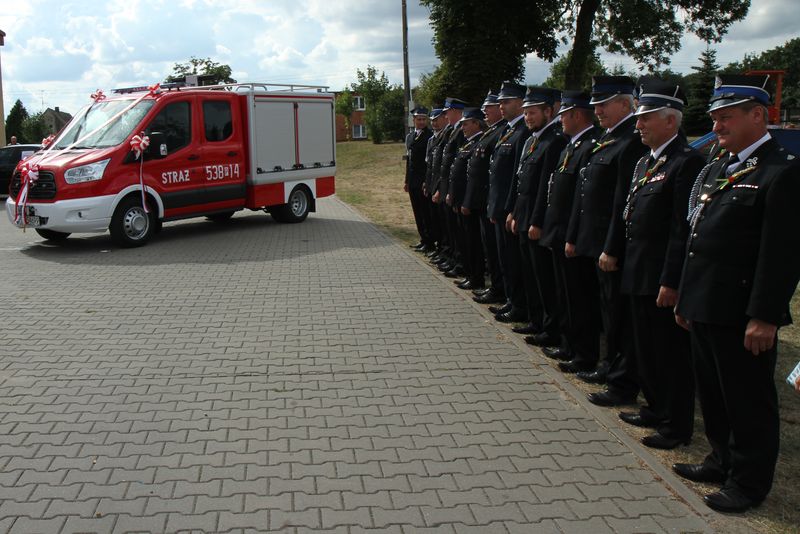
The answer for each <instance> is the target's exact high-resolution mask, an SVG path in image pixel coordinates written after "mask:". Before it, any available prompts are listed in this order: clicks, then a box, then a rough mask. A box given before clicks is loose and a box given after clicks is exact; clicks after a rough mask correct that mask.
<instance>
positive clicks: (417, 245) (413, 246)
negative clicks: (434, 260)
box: [408, 241, 425, 250]
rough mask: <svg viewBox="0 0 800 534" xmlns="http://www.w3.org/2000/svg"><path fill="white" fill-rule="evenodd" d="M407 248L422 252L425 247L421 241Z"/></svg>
mask: <svg viewBox="0 0 800 534" xmlns="http://www.w3.org/2000/svg"><path fill="white" fill-rule="evenodd" d="M408 246H409V248H413V249H414V250H422V249H423V248H425V245H424V244H423V243H422V242H421V241H420V242H419V243H417V244H416V245H408Z"/></svg>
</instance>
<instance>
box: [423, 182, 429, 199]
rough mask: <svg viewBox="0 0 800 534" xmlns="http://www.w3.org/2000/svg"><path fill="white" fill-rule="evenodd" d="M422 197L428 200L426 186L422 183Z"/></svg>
mask: <svg viewBox="0 0 800 534" xmlns="http://www.w3.org/2000/svg"><path fill="white" fill-rule="evenodd" d="M422 196H423V197H425V198H428V186H427V185H425V183H424V182H423V183H422Z"/></svg>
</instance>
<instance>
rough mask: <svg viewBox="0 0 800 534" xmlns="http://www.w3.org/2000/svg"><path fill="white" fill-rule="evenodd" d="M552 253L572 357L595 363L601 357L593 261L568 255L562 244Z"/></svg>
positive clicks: (566, 335)
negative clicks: (565, 253)
mask: <svg viewBox="0 0 800 534" xmlns="http://www.w3.org/2000/svg"><path fill="white" fill-rule="evenodd" d="M552 253H553V265H554V269H553V270H554V274H555V277H556V285H557V286H558V290H557V295H559V296H560V297H561V300H562V301H563V304H562V306H563V307H564V308H565V314H566V323H567V327H566V328H565V329H563V328H562V333H563V334H564V337H565V338H566V341H567V346H568V347H569V352H570V354H571V355H572V358H573V359H574V360H577V361H578V362H581V363H586V364H589V365H595V364H596V363H597V361H598V360H599V358H600V312H599V308H600V300H599V293H598V289H597V273H596V271H595V265H594V261H593V260H592V259H590V258H586V257H583V256H576V257H572V258H567V257H566V256H565V255H564V248H563V247H561V248H560V249H559V251H558V252H557V251H556V250H555V248H554V249H553V251H552Z"/></svg>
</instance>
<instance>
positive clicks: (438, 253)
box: [425, 248, 442, 259]
mask: <svg viewBox="0 0 800 534" xmlns="http://www.w3.org/2000/svg"><path fill="white" fill-rule="evenodd" d="M425 255H426V256H428V259H433V258H438V257H441V255H442V251H441V250H439V249H438V248H435V249H433V250H431V251H430V252H428V253H427V254H425Z"/></svg>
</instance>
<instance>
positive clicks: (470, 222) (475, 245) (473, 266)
mask: <svg viewBox="0 0 800 534" xmlns="http://www.w3.org/2000/svg"><path fill="white" fill-rule="evenodd" d="M459 217H460V219H461V227H462V228H463V231H464V247H465V252H466V260H465V262H464V269H465V271H466V276H467V278H468V279H469V281H470V282H471V283H472V285H473V286H475V287H483V284H484V277H485V276H486V258H485V257H484V255H483V240H482V239H481V218H483V215H482V214H480V213H475V212H470V214H469V215H464V214H460V215H459Z"/></svg>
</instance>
